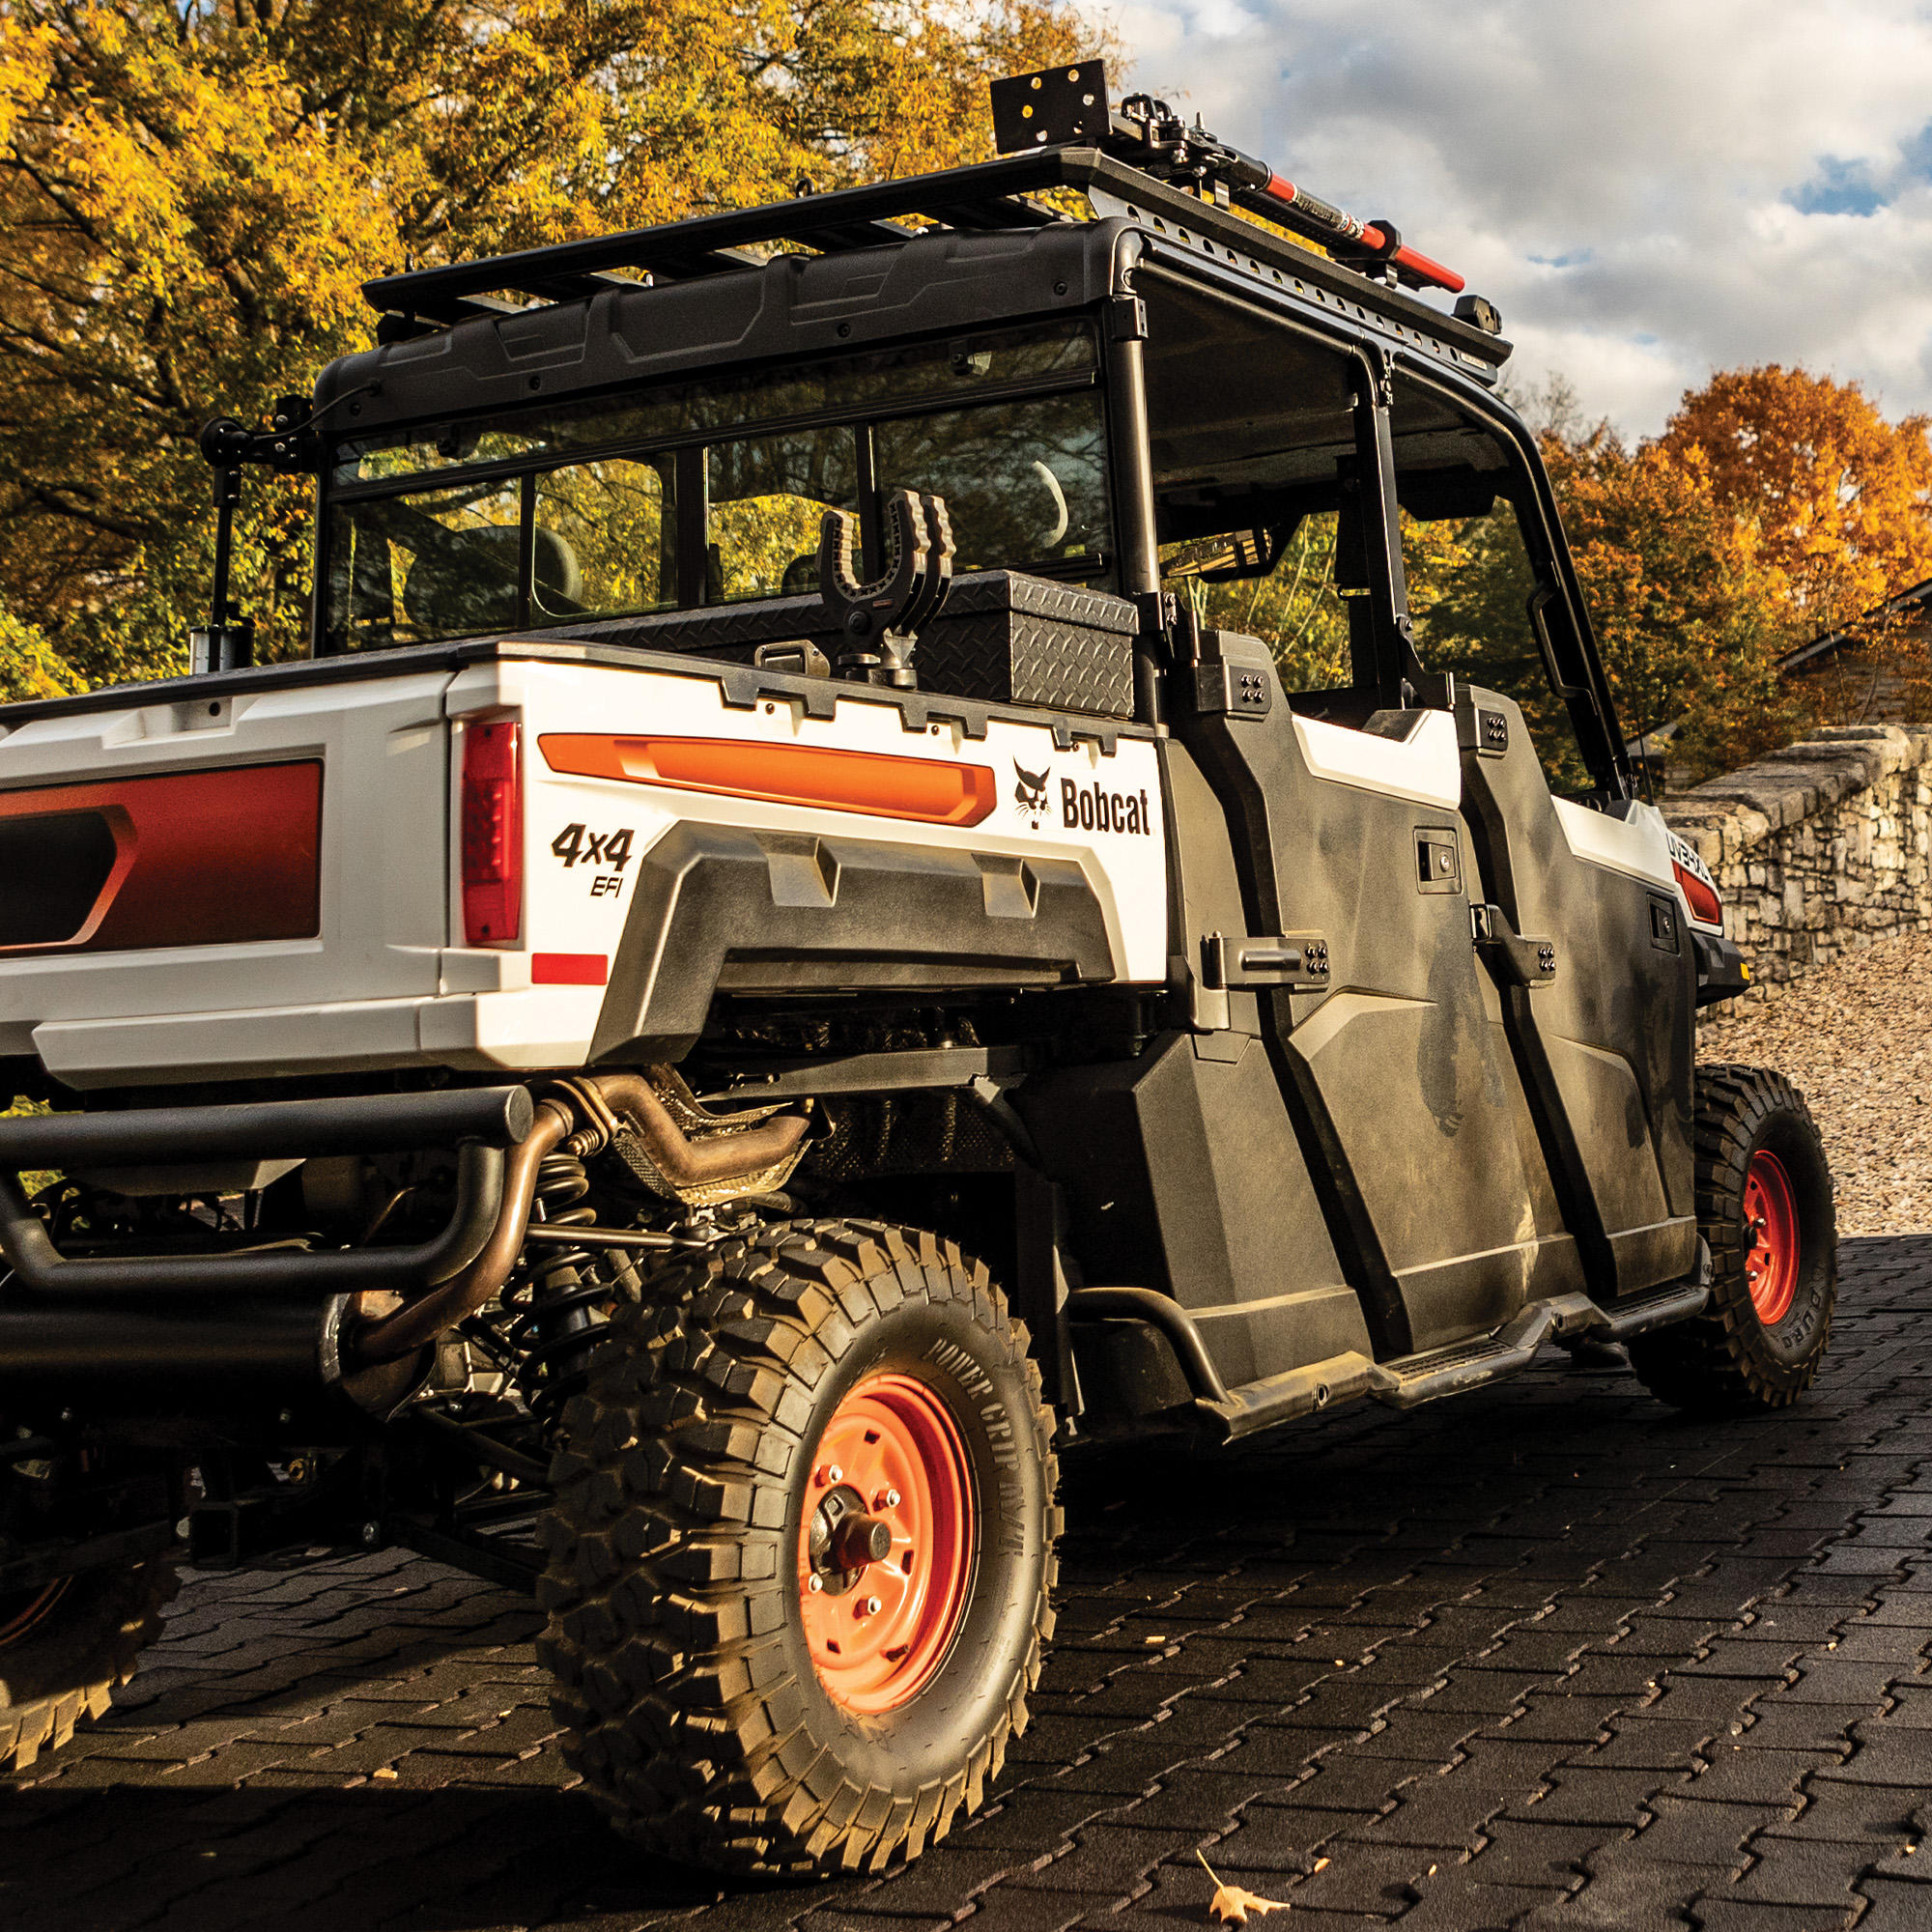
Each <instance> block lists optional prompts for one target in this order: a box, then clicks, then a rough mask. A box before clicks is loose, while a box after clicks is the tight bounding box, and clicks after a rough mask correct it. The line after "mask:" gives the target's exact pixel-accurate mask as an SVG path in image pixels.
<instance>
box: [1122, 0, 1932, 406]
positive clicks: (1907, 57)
mask: <svg viewBox="0 0 1932 1932" xmlns="http://www.w3.org/2000/svg"><path fill="white" fill-rule="evenodd" d="M1107 13H1108V15H1109V17H1111V18H1112V20H1113V21H1114V23H1115V25H1116V28H1117V30H1118V32H1119V34H1120V37H1121V39H1122V43H1124V45H1125V46H1126V47H1127V48H1129V49H1130V50H1131V52H1132V54H1133V56H1134V63H1135V64H1134V67H1133V71H1132V73H1131V75H1130V76H1129V80H1130V84H1131V85H1132V86H1133V87H1137V88H1143V89H1146V90H1148V91H1150V92H1153V93H1159V94H1163V95H1165V96H1166V97H1167V98H1168V99H1170V100H1171V101H1173V102H1174V104H1175V105H1177V106H1184V108H1185V110H1186V112H1187V115H1188V118H1189V119H1190V120H1191V119H1192V118H1193V115H1194V113H1195V112H1196V111H1197V110H1198V111H1199V112H1200V114H1201V116H1202V118H1203V120H1204V121H1205V122H1206V123H1207V125H1208V128H1212V129H1213V130H1214V131H1215V132H1216V133H1218V134H1220V135H1221V136H1222V137H1223V138H1224V139H1226V140H1229V141H1232V142H1234V143H1235V144H1236V146H1238V147H1242V148H1245V149H1247V150H1248V151H1249V152H1251V153H1253V154H1257V155H1260V156H1263V157H1264V159H1266V160H1267V161H1268V162H1270V163H1271V164H1272V165H1273V166H1274V167H1275V168H1276V170H1277V171H1278V172H1280V173H1282V174H1284V175H1287V176H1288V177H1289V178H1290V179H1291V180H1293V181H1294V182H1296V183H1297V184H1299V185H1302V186H1305V187H1307V188H1309V189H1311V190H1312V191H1313V192H1314V193H1316V194H1319V195H1321V196H1322V197H1323V198H1324V199H1325V200H1328V201H1332V202H1337V203H1339V204H1340V205H1341V206H1342V207H1344V208H1346V209H1348V210H1349V211H1350V213H1355V214H1358V215H1362V216H1364V217H1367V218H1369V219H1374V218H1375V217H1376V216H1378V215H1387V216H1388V217H1389V218H1390V219H1391V220H1392V221H1394V222H1395V223H1396V225H1397V226H1398V227H1399V228H1400V229H1401V231H1402V234H1403V239H1404V240H1405V241H1409V242H1412V243H1413V244H1414V245H1415V246H1416V247H1418V248H1419V249H1421V250H1422V251H1423V253H1425V254H1428V255H1432V256H1434V257H1435V259H1436V260H1437V261H1439V262H1443V263H1446V264H1447V265H1448V266H1449V267H1450V268H1452V269H1455V270H1458V271H1459V272H1461V273H1462V274H1463V275H1464V276H1466V277H1467V280H1468V284H1469V287H1470V288H1471V289H1472V290H1475V291H1477V292H1479V293H1481V294H1483V295H1486V296H1488V297H1489V298H1491V299H1492V301H1494V302H1495V303H1496V304H1497V305H1498V306H1499V307H1500V308H1501V310H1502V313H1503V332H1504V334H1505V335H1507V336H1508V337H1509V338H1510V339H1511V340H1512V341H1514V342H1515V343H1516V345H1517V354H1516V358H1515V360H1514V361H1513V362H1512V364H1511V365H1510V370H1509V378H1510V381H1511V384H1512V385H1513V386H1520V387H1533V386H1536V385H1539V384H1543V383H1545V382H1546V381H1547V380H1548V377H1549V376H1550V375H1552V374H1560V375H1561V376H1563V377H1565V378H1567V379H1568V381H1569V382H1570V383H1571V384H1574V386H1575V387H1576V389H1577V393H1578V396H1579V398H1580V401H1581V403H1582V406H1583V409H1584V411H1585V412H1586V413H1587V414H1588V415H1589V416H1590V417H1591V418H1593V419H1594V418H1595V417H1596V416H1599V415H1607V416H1608V417H1609V418H1610V419H1611V420H1612V422H1614V423H1615V424H1616V425H1617V426H1618V427H1619V428H1620V429H1621V430H1622V431H1624V432H1625V434H1627V435H1630V436H1648V435H1652V434H1655V433H1656V432H1657V431H1658V430H1659V429H1661V428H1662V425H1663V422H1664V420H1665V418H1666V417H1667V416H1668V415H1669V413H1670V412H1671V411H1672V409H1673V408H1674V407H1675V406H1676V403H1677V401H1678V399H1679V397H1680V396H1682V395H1683V393H1684V392H1685V391H1686V390H1687V389H1690V388H1694V387H1696V386H1697V385H1699V384H1701V383H1703V382H1704V381H1705V379H1706V378H1707V377H1709V376H1710V375H1711V374H1712V373H1713V372H1714V371H1716V370H1719V369H1732V368H1739V367H1747V366H1749V365H1752V364H1755V363H1760V362H1783V363H1786V364H1793V363H1798V364H1802V365H1803V366H1804V367H1805V368H1807V369H1810V370H1812V371H1813V372H1815V373H1817V374H1821V375H1829V376H1833V377H1835V378H1837V379H1838V380H1840V381H1857V382H1858V383H1860V384H1862V385H1863V387H1864V389H1865V391H1866V393H1867V394H1869V395H1870V396H1871V397H1872V398H1873V399H1874V400H1875V401H1876V402H1877V403H1878V405H1879V407H1880V408H1881V409H1882V410H1883V411H1884V412H1885V413H1886V414H1888V415H1889V416H1892V417H1894V418H1895V417H1898V416H1902V415H1906V414H1910V413H1914V412H1932V0H1608V4H1605V0H1117V4H1116V5H1114V6H1112V7H1110V8H1108V9H1107ZM1117 91H1119V90H1117ZM1436 299H1446V298H1436Z"/></svg>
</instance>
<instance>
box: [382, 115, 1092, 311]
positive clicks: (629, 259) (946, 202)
mask: <svg viewBox="0 0 1932 1932" xmlns="http://www.w3.org/2000/svg"><path fill="white" fill-rule="evenodd" d="M1063 158H1064V156H1063V154H1061V153H1055V154H1050V155H1025V156H1020V157H1018V158H1017V159H1009V160H999V161H984V162H981V163H980V164H979V165H978V166H975V167H966V168H952V169H949V170H947V171H946V172H945V173H942V174H932V175H915V176H912V177H910V178H909V179H907V180H905V181H895V182H880V183H877V184H874V185H870V186H867V187H848V188H839V189H838V190H836V191H834V192H833V193H830V194H810V195H800V196H798V197H797V198H796V199H794V200H791V201H781V202H774V203H771V204H769V205H768V206H766V207H763V208H744V209H734V210H732V211H730V212H729V213H725V214H700V215H696V216H694V217H692V218H691V219H689V220H686V221H671V222H667V223H665V224H664V225H663V226H661V227H657V228H631V229H626V230H624V231H623V232H621V233H620V234H616V235H596V236H591V237H589V238H588V239H587V240H585V241H559V242H556V243H554V245H552V246H550V247H547V248H526V249H522V250H520V251H519V252H518V253H516V254H512V255H489V256H485V257H484V258H483V259H482V260H480V261H475V262H456V263H452V264H451V265H450V266H449V267H448V268H444V269H416V270H412V272H410V273H408V274H402V275H384V276H381V277H380V278H378V279H377V280H375V281H370V282H365V283H364V284H363V285H362V293H363V295H364V296H365V297H366V298H367V299H368V300H369V302H370V303H371V305H372V306H374V307H376V308H378V309H382V310H384V311H385V312H387V313H391V314H404V315H413V316H418V317H420V318H422V319H423V320H424V321H427V322H460V321H464V320H466V319H468V318H469V316H471V315H474V314H476V313H478V312H479V310H478V309H477V307H475V306H474V305H473V304H474V303H475V301H476V298H478V297H481V296H488V295H496V294H499V293H501V292H503V291H511V292H514V293H516V294H519V295H526V296H535V297H536V298H538V299H539V300H542V301H566V300H571V299H574V298H579V297H582V296H588V295H595V294H597V293H599V291H600V289H601V288H603V287H607V286H611V285H612V284H615V285H617V286H624V285H625V280H624V277H623V276H622V275H621V274H620V273H619V272H617V271H620V270H631V271H632V272H633V273H634V274H637V273H642V274H648V275H649V276H650V277H651V279H652V280H653V281H660V282H665V281H686V280H689V279H691V278H692V277H694V276H697V275H715V274H721V273H724V272H725V271H726V270H731V269H750V268H756V267H758V266H759V265H760V264H761V263H762V262H763V261H764V259H765V257H764V256H762V255H760V254H756V253H753V252H752V251H753V250H755V249H758V248H773V247H778V246H781V245H788V246H791V247H802V248H810V249H812V250H815V251H817V252H819V253H822V254H832V253H842V252H844V251H845V250H848V249H854V248H878V247H890V246H893V245H895V244H896V243H899V242H902V241H909V240H910V239H911V238H912V236H914V235H915V234H917V233H918V232H919V231H918V229H917V228H913V227H908V226H906V225H905V221H904V218H905V217H907V216H923V217H924V219H925V220H926V221H928V222H937V223H938V224H940V225H941V226H943V227H948V228H960V229H975V230H986V229H1002V228H1006V229H1011V228H1037V227H1041V226H1043V225H1044V224H1045V223H1047V222H1049V221H1052V220H1053V219H1055V218H1056V217H1055V215H1054V213H1053V211H1052V210H1050V209H1045V208H1040V207H1038V206H1037V205H1036V204H1034V203H1032V202H1030V201H1028V200H1026V199H1025V197H1026V196H1027V195H1028V194H1030V193H1033V192H1036V191H1037V190H1039V189H1042V188H1048V187H1058V186H1062V185H1075V184H1073V183H1072V182H1071V179H1070V177H1069V175H1068V174H1067V172H1066V171H1065V169H1064V168H1063V166H1062V165H1061V163H1062V161H1063ZM1091 158H1092V159H1094V160H1098V159H1099V156H1097V155H1096V156H1091ZM1072 172H1073V173H1075V174H1077V173H1078V172H1079V171H1078V170H1077V169H1075V170H1073V171H1072ZM1122 172H1123V173H1124V172H1125V171H1124V170H1122Z"/></svg>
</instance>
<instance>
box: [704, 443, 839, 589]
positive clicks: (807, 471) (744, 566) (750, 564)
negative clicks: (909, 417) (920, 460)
mask: <svg viewBox="0 0 1932 1932" xmlns="http://www.w3.org/2000/svg"><path fill="white" fill-rule="evenodd" d="M707 462H708V466H709V469H710V509H709V514H708V518H707V524H706V537H705V548H706V561H705V601H706V602H707V603H711V604H731V603H737V602H739V601H741V600H743V599H745V598H750V597H780V596H799V595H803V594H805V593H807V592H809V591H810V590H813V589H815V588H816V587H817V583H818V531H819V526H820V524H821V522H822V521H823V519H824V516H825V513H826V511H827V510H851V509H855V508H856V507H857V505H858V501H859V469H858V441H857V438H856V436H855V435H854V432H853V431H852V430H851V428H850V427H848V426H844V425H840V426H838V427H833V428H826V429H808V430H797V431H794V432H793V433H792V434H790V435H788V436H761V437H750V438H747V439H746V440H744V441H742V442H725V443H719V444H716V445H714V446H713V448H712V449H711V450H710V451H709V453H708V458H707Z"/></svg>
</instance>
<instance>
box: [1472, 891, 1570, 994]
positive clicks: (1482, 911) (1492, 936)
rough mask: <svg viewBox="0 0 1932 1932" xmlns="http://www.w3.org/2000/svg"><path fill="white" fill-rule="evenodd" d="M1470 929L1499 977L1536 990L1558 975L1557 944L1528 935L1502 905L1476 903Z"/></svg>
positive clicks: (1479, 947)
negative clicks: (1519, 929) (1516, 926)
mask: <svg viewBox="0 0 1932 1932" xmlns="http://www.w3.org/2000/svg"><path fill="white" fill-rule="evenodd" d="M1469 930H1470V934H1471V936H1472V937H1473V938H1474V940H1475V942H1476V951H1477V952H1480V953H1481V954H1482V955H1483V957H1484V958H1486V959H1487V960H1488V961H1489V962H1490V964H1491V966H1492V968H1493V969H1494V971H1495V973H1496V977H1497V978H1498V979H1500V980H1506V981H1508V982H1509V983H1510V984H1511V985H1515V986H1528V987H1529V988H1531V989H1532V990H1534V989H1535V988H1536V987H1538V986H1547V985H1548V984H1549V982H1550V980H1553V979H1555V977H1556V947H1555V944H1554V943H1553V942H1552V941H1550V940H1548V939H1524V938H1523V937H1522V936H1521V935H1520V933H1519V932H1518V931H1517V929H1516V928H1515V926H1513V925H1512V924H1511V923H1509V919H1508V917H1507V916H1506V915H1505V913H1504V912H1503V909H1502V907H1501V906H1494V905H1472V906H1471V907H1470V908H1469Z"/></svg>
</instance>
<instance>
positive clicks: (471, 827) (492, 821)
mask: <svg viewBox="0 0 1932 1932" xmlns="http://www.w3.org/2000/svg"><path fill="white" fill-rule="evenodd" d="M522 735H523V734H522V732H521V731H520V729H519V728H518V725H517V721H516V720H515V719H514V718H497V719H492V720H490V721H489V722H488V723H486V724H481V725H470V726H469V729H468V730H467V731H466V732H465V734H464V739H463V835H462V836H463V943H464V944H465V945H466V946H507V945H509V944H511V943H512V942H513V941H514V940H515V939H516V938H517V937H518V935H519V934H520V933H521V932H522V930H523V923H524V777H523V756H522V753H523V747H522V743H521V739H522Z"/></svg>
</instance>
